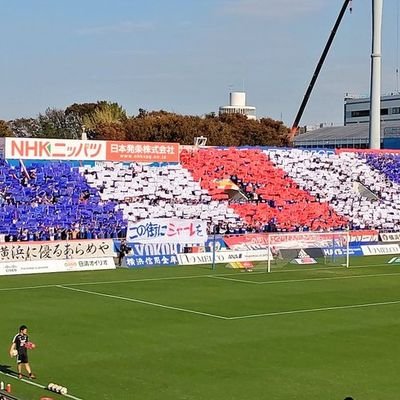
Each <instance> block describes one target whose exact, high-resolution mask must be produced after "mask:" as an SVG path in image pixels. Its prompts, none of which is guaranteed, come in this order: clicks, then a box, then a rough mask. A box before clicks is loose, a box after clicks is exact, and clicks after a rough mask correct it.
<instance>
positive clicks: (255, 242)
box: [225, 231, 350, 271]
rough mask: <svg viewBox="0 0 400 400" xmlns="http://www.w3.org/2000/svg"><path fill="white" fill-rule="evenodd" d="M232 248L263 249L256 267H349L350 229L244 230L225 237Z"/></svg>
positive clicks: (269, 268) (268, 268) (244, 249)
mask: <svg viewBox="0 0 400 400" xmlns="http://www.w3.org/2000/svg"><path fill="white" fill-rule="evenodd" d="M225 241H226V242H227V243H228V245H229V247H230V248H231V249H240V250H242V251H254V250H256V249H258V250H265V252H264V254H265V257H264V258H263V259H262V260H260V259H258V260H257V261H255V262H254V265H255V268H257V269H261V268H265V269H267V270H268V271H271V269H274V268H282V267H287V266H307V265H309V266H311V265H314V266H316V267H317V266H336V265H337V266H342V267H347V268H348V267H349V266H350V265H349V264H350V259H349V243H350V234H349V232H347V231H346V232H294V233H267V234H247V235H243V236H241V237H238V236H235V237H232V236H231V237H229V238H225Z"/></svg>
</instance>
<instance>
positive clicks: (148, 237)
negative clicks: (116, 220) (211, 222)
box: [126, 218, 208, 244]
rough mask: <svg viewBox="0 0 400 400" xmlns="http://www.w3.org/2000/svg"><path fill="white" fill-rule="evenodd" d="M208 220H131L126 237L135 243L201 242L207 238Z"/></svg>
mask: <svg viewBox="0 0 400 400" xmlns="http://www.w3.org/2000/svg"><path fill="white" fill-rule="evenodd" d="M207 238H208V236H207V222H206V221H202V220H193V219H177V218H152V219H145V220H143V221H140V222H130V223H129V224H128V230H127V235H126V239H127V241H128V242H134V243H151V242H158V243H183V244H186V243H199V244H204V243H205V242H206V240H207Z"/></svg>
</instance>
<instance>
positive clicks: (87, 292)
mask: <svg viewBox="0 0 400 400" xmlns="http://www.w3.org/2000/svg"><path fill="white" fill-rule="evenodd" d="M57 287H59V288H62V289H66V290H72V291H74V292H80V293H86V294H92V295H96V296H101V297H108V298H111V299H117V300H124V301H130V302H132V303H139V304H146V305H148V306H153V307H159V308H166V309H168V310H174V311H181V312H186V313H190V314H197V315H203V316H205V317H212V318H218V319H225V320H226V319H229V318H227V317H224V316H222V315H216V314H209V313H205V312H201V311H195V310H190V309H187V308H180V307H173V306H167V305H165V304H159V303H153V302H150V301H145V300H139V299H133V298H131V297H122V296H115V295H112V294H107V293H100V292H92V291H90V290H82V289H77V288H72V287H68V286H63V285H57Z"/></svg>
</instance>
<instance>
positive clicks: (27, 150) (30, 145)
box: [4, 138, 179, 163]
mask: <svg viewBox="0 0 400 400" xmlns="http://www.w3.org/2000/svg"><path fill="white" fill-rule="evenodd" d="M4 147H5V150H4V153H5V158H6V159H7V158H8V159H23V160H75V161H79V160H85V161H122V162H124V161H125V162H146V163H148V162H179V143H161V142H160V143H152V142H116V141H103V140H69V139H32V138H5V144H4Z"/></svg>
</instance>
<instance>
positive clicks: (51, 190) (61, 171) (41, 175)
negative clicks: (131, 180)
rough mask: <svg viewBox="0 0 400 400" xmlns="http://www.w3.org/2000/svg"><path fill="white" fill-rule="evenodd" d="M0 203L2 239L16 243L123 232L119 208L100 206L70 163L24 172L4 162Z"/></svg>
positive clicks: (36, 165)
mask: <svg viewBox="0 0 400 400" xmlns="http://www.w3.org/2000/svg"><path fill="white" fill-rule="evenodd" d="M26 172H28V173H29V175H30V178H29V179H28V177H27V175H26ZM0 203H1V204H0V233H2V234H5V235H9V236H12V238H13V239H15V238H16V237H17V236H18V237H19V238H20V239H22V240H28V239H33V238H34V239H36V240H38V239H42V240H46V239H50V237H52V236H53V237H55V238H57V237H58V235H60V236H61V235H62V236H63V238H66V237H67V236H72V237H74V236H78V233H79V236H81V237H87V236H89V238H90V237H99V238H101V237H111V236H115V235H116V234H117V233H116V232H117V231H118V230H119V229H121V228H122V226H123V219H122V213H121V212H118V211H116V210H115V206H116V204H115V203H113V202H107V203H104V202H102V201H101V199H100V197H99V195H98V192H97V190H95V189H94V188H91V187H90V186H89V185H88V183H87V182H86V180H85V178H84V177H83V176H82V175H81V174H80V173H79V170H78V168H76V167H73V166H72V165H71V164H69V163H62V162H58V163H54V162H51V163H50V162H49V163H33V164H32V165H31V166H30V167H29V171H27V170H25V171H24V169H23V168H18V167H12V166H10V165H9V164H8V163H6V162H5V161H4V160H0ZM34 234H35V237H32V236H33V235H34ZM60 238H61V237H60Z"/></svg>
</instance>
